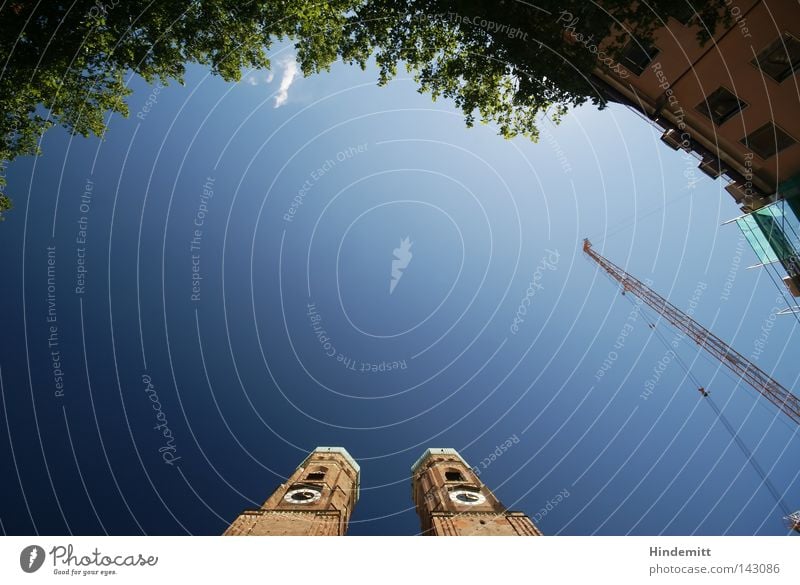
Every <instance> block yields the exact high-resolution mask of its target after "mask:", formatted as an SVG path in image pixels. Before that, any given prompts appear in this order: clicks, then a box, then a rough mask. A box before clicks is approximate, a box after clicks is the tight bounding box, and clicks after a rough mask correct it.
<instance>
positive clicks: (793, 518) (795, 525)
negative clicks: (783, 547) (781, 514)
mask: <svg viewBox="0 0 800 585" xmlns="http://www.w3.org/2000/svg"><path fill="white" fill-rule="evenodd" d="M784 520H786V525H787V526H788V527H789V528H791V529H792V530H794V531H795V532H797V533H800V510H798V511H797V512H792V513H791V514H789V515H788V516H786V517H785V518H784Z"/></svg>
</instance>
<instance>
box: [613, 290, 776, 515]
mask: <svg viewBox="0 0 800 585" xmlns="http://www.w3.org/2000/svg"><path fill="white" fill-rule="evenodd" d="M624 296H626V297H627V296H628V295H624ZM628 301H629V302H630V303H631V304H633V305H634V306H635V303H634V302H633V301H631V300H630V299H628ZM648 325H651V328H652V330H653V332H654V333H655V334H656V337H657V338H658V339H659V340H660V341H661V342H662V343H663V344H664V346H665V347H666V348H667V349H668V350H671V351H672V353H673V354H674V355H675V361H676V362H678V364H679V365H680V366H681V367H682V368H683V370H684V371H685V372H686V376H687V377H688V378H689V379H690V380H691V381H692V383H694V384H695V386H696V387H697V388H702V387H703V386H702V384H700V381H699V380H698V379H697V378H696V377H695V375H694V374H693V373H692V372H691V370H690V369H689V367H688V366H687V365H686V363H685V362H684V361H683V359H682V358H681V357H680V356H679V355H678V353H677V351H675V350H674V349H672V348H671V347H670V344H669V342H668V341H667V340H666V339H665V338H664V336H663V334H662V333H661V332H660V331H659V330H658V328H656V326H655V323H650V322H648ZM704 398H705V400H706V401H708V403H709V405H710V406H711V408H712V410H713V411H714V413H715V414H716V415H717V418H718V419H719V420H720V422H722V424H723V426H724V427H725V429H726V430H727V431H728V433H729V434H730V436H731V438H732V439H733V441H734V442H735V443H736V445H737V446H738V447H739V450H740V451H741V452H742V454H743V455H744V456H745V459H746V460H747V461H748V462H749V463H750V465H751V466H752V467H753V469H754V470H755V472H756V473H757V474H758V476H759V477H760V478H761V480H762V483H763V484H764V486H765V487H766V488H767V490H769V492H770V494H771V495H772V497H773V498H774V499H775V503H776V504H777V505H778V506H779V507H780V508H781V510H782V511H783V513H784V514H786V515H787V516H788V515H789V514H791V512H792V511H791V510H790V509H789V507H788V506H787V505H786V503H785V502H784V501H783V498H782V497H781V495H780V493H779V492H778V490H777V489H776V488H775V486H774V485H773V483H772V481H771V480H770V479H769V477H768V476H767V474H766V473H765V472H764V469H763V468H762V467H761V465H759V463H758V461H756V459H755V456H754V455H753V453H752V451H750V449H749V448H748V447H747V445H746V444H745V443H744V441H743V440H742V439H741V437H740V436H739V434H738V433H737V432H736V429H734V428H733V425H732V424H731V423H730V421H729V420H728V418H727V417H726V416H725V414H724V413H723V412H722V410H720V408H719V407H718V406H717V404H716V403H715V402H714V400H713V399H712V398H711V396H705V397H704Z"/></svg>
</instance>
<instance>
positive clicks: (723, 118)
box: [695, 87, 747, 126]
mask: <svg viewBox="0 0 800 585" xmlns="http://www.w3.org/2000/svg"><path fill="white" fill-rule="evenodd" d="M746 107H747V103H746V102H744V101H742V100H740V99H739V98H738V97H736V94H734V93H732V92H731V91H729V90H727V89H725V88H724V87H720V88H718V89H717V90H716V91H714V93H712V94H711V95H709V96H708V97H707V98H706V99H705V100H703V101H702V102H700V103H699V104H697V108H695V109H696V110H697V111H698V112H700V113H701V114H703V115H704V116H707V117H708V118H710V119H711V121H712V122H714V124H716V125H717V126H721V125H722V124H724V123H725V122H727V121H728V120H730V119H731V118H732V117H733V116H735V115H736V114H738V113H739V112H741V111H742V110H743V109H745V108H746Z"/></svg>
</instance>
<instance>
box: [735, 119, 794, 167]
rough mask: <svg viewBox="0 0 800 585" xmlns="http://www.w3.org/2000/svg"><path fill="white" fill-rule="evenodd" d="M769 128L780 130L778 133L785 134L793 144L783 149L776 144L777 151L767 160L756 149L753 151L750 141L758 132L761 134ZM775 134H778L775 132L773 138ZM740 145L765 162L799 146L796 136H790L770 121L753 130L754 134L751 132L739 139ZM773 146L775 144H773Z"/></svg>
mask: <svg viewBox="0 0 800 585" xmlns="http://www.w3.org/2000/svg"><path fill="white" fill-rule="evenodd" d="M768 126H772V127H773V128H774V129H775V130H778V131H780V132H782V133H783V134H784V135H785V136H787V137H788V138H789V139H790V140H791V141H792V143H791V144H787V145H786V146H784V147H783V148H778V145H777V144H775V147H776V150H775V152H773V153H772V154H770V155H769V156H767V157H766V158H765V157H764V156H762V155H761V153H759V152H757V151H756V150H755V149H753V147H752V143H751V142H750V141H749V139H750V137H751V136H753V135H754V134H756V133H758V132H761V131H763V130H764V129H765V128H767V127H768ZM775 134H776V133H775V132H774V131H773V133H772V136H773V137H775ZM739 144H741V145H742V146H744V147H745V148H746V149H747V150H748V151H750V152H752V153H753V154H754V155H755V156H757V157H758V158H760V159H761V160H764V161H766V160H769V159H771V158H773V157H774V156H776V155H777V154H778V153H781V152H783V151H784V150H786V149H789V148H791V147H792V146H794V145H796V144H797V139H796V138H795V137H794V136H792V135H791V134H789V133H788V132H787V131H786V130H784V129H783V128H781V127H780V126H778V125H777V124H776V123H775V122H773V121H772V120H770V121H768V122H767V123H765V124H762V125H761V126H759V127H758V128H756V129H755V130H753V131H752V132H750V133H749V134H745V135H744V136H742V137H741V138H740V139H739ZM773 144H774V143H773Z"/></svg>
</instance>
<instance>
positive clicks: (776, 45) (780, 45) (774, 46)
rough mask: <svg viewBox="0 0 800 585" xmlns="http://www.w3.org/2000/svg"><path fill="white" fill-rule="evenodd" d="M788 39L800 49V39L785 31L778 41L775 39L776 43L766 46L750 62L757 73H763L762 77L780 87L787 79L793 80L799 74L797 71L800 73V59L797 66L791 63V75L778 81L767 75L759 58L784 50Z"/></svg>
mask: <svg viewBox="0 0 800 585" xmlns="http://www.w3.org/2000/svg"><path fill="white" fill-rule="evenodd" d="M786 38H790V39H792V40H793V41H794V42H795V43H797V44H798V47H800V39H798V38H797V37H796V36H795V35H793V34H792V33H790V32H789V31H783V32H782V33H781V34H780V35H779V36H778V38H777V39H775V40H774V41H772V42H771V43H769V44H768V45H766V46H764V47H763V48H762V49H761V50H760V51H758V53H756V56H755V57H753V58H752V59H751V60H750V65H751V66H752V67H753V68H754V69H755V70H756V71H758V72H759V73H761V75H762V77H767V78H769V79H770V80H772V81H773V82H774V83H777V84H778V85H780V84H781V83H783V82H784V81H786V80H787V79H790V78H792V77H793V76H794V75H795V74H796V73H797V71H800V59H798V62H797V64H795V65H794V66H793V65H792V64H791V63H790V64H789V73H788V74H787V75H786V76H785V77H784V78H783V79H776V78H775V77H773V76H772V75H770V74H769V73H767V71H766V70H765V69H764V68H762V67H761V64H760V62H759V58H760V57H761V56H762V55H764V54H765V53H767V54H769V53H772V52H773V51H775V50H777V49H779V48H784V47H785V44H786V41H785V40H784V39H786Z"/></svg>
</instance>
